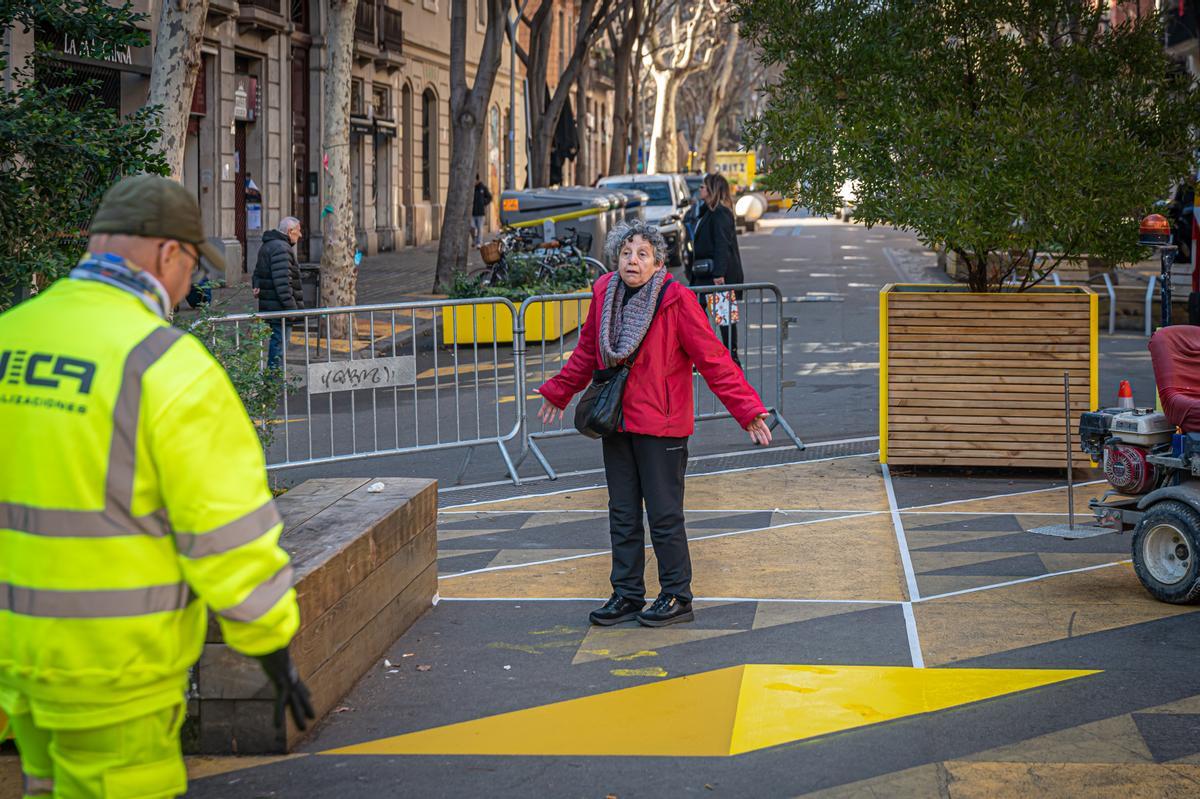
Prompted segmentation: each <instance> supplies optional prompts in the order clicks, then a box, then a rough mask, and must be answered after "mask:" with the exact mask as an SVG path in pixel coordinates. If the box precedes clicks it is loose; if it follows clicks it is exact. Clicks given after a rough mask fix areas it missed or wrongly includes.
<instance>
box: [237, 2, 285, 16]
mask: <svg viewBox="0 0 1200 799" xmlns="http://www.w3.org/2000/svg"><path fill="white" fill-rule="evenodd" d="M241 5H243V6H253V7H254V8H261V9H262V10H263V11H270V12H271V13H272V14H281V13H283V0H241Z"/></svg>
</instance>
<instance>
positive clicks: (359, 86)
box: [350, 78, 367, 117]
mask: <svg viewBox="0 0 1200 799" xmlns="http://www.w3.org/2000/svg"><path fill="white" fill-rule="evenodd" d="M366 113H367V112H366V109H364V108H363V83H362V81H361V80H359V79H358V78H351V79H350V116H354V117H361V116H365V115H366Z"/></svg>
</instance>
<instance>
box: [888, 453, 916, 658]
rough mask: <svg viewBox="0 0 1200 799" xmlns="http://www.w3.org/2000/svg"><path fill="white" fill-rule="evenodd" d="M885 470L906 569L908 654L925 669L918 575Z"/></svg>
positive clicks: (895, 526) (897, 543) (898, 542)
mask: <svg viewBox="0 0 1200 799" xmlns="http://www.w3.org/2000/svg"><path fill="white" fill-rule="evenodd" d="M880 468H881V469H882V470H883V487H884V488H885V489H886V490H887V498H888V507H889V508H890V510H891V514H892V528H893V529H894V530H895V531H896V546H897V548H898V549H899V551H900V565H901V566H903V567H904V580H905V582H906V583H907V584H908V600H909V601H908V602H905V603H904V632H905V634H907V636H908V653H909V657H911V658H912V664H913V668H917V669H922V668H925V658H924V656H922V655H921V638H920V636H919V635H918V634H917V619H916V617H915V616H914V615H913V609H912V603H913V602H915V601H919V600H920V599H921V590H920V588H918V587H917V575H916V572H915V571H914V570H913V565H912V556H911V555H909V553H908V537H907V536H906V535H905V534H904V521H903V520H902V519H901V518H900V508H899V505H898V504H897V502H896V489H895V487H894V486H893V485H892V472H891V470H890V469H889V468H888V465H887V464H886V463H883V464H880Z"/></svg>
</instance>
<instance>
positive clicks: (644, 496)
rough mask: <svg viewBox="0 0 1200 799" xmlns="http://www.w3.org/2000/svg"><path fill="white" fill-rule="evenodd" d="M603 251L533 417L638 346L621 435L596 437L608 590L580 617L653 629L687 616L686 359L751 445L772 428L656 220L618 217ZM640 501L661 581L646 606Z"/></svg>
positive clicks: (554, 416)
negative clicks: (587, 298)
mask: <svg viewBox="0 0 1200 799" xmlns="http://www.w3.org/2000/svg"><path fill="white" fill-rule="evenodd" d="M608 251H609V254H610V257H612V256H616V257H617V259H618V268H617V271H616V272H615V273H611V274H607V275H604V276H603V277H601V278H600V279H599V280H597V281H596V282H595V284H594V285H593V286H592V303H591V308H590V309H589V311H588V316H587V321H586V322H584V325H583V330H582V331H581V332H580V335H579V345H578V346H577V347H576V349H575V351H574V352H572V353H571V358H570V360H568V361H567V364H566V366H564V367H563V369H562V371H561V372H560V373H559V374H558V375H557V376H555V377H554V378H553V379H551V380H549V381H547V382H546V383H545V384H544V385H543V386H542V387H541V388H540V389H538V391H539V392H540V393H541V395H542V397H543V398H544V402H543V403H542V407H541V410H539V411H538V418H540V419H541V420H542V421H543V422H546V423H551V422H554V421H556V420H558V419H560V418H561V417H562V414H563V409H564V408H566V407H567V405H568V404H569V403H570V402H571V398H572V397H573V396H574V395H575V394H577V393H578V392H580V391H582V390H583V389H584V388H585V387H586V386H587V385H588V383H589V382H590V380H591V378H592V372H593V371H594V370H599V369H605V368H608V367H612V366H616V365H618V364H620V363H623V362H624V361H625V360H627V359H628V358H629V357H630V355H631V354H633V353H634V352H635V351H636V353H637V354H636V357H635V358H634V362H633V366H632V367H631V368H630V371H629V377H628V380H627V382H626V384H625V393H624V396H623V398H622V411H623V422H622V429H621V432H618V433H614V434H613V435H610V436H606V437H605V438H604V442H603V443H604V472H605V478H606V480H607V482H608V495H609V502H608V519H609V534H610V536H611V539H612V576H611V582H612V587H613V595H612V597H611V598H610V599H609V600H608V602H606V603H605V604H604V606H603V607H601V608H598V609H597V610H595V611H593V612H592V613H591V615H590V617H589V618H590V619H591V622H592V623H593V624H600V625H605V626H607V625H611V624H617V623H619V622H623V621H629V620H632V619H634V618H636V619H637V620H638V621H639V622H640V623H641V624H644V625H646V626H648V627H661V626H664V625H667V624H675V623H678V622H684V621H691V620H692V618H693V614H692V590H691V582H692V562H691V558H690V556H689V555H688V543H687V534H686V532H685V530H684V516H683V477H684V471H685V470H686V468H687V458H688V451H687V440H688V436H690V435H691V434H692V430H693V427H694V425H693V421H692V416H693V409H692V367H693V365H694V366H695V367H696V369H697V370H699V372H700V374H701V375H702V376H703V377H704V380H705V381H706V382H707V383H708V385H709V387H710V388H711V389H712V391H713V393H714V394H716V395H717V396H718V397H719V398H720V399H721V402H722V403H724V405H725V407H726V408H728V409H729V412H730V413H731V414H732V415H733V417H734V418H735V419H736V420H737V422H738V424H740V425H741V426H742V427H743V428H745V430H746V431H747V432H748V433H749V434H750V438H751V440H753V441H754V443H755V444H764V445H765V444H769V443H770V442H771V431H770V428H769V427H767V424H766V421H765V420H766V417H767V410H766V408H765V407H764V406H763V403H762V400H761V399H759V396H758V394H756V393H755V391H754V389H753V388H751V387H750V384H749V383H747V382H746V378H745V376H744V375H743V374H742V371H741V369H739V368H738V367H737V366H736V365H735V364H734V362H733V360H732V359H731V357H730V355H729V351H728V350H727V349H725V347H724V346H723V345H722V344H721V342H720V340H718V339H717V337H716V335H714V334H713V332H712V328H710V327H709V325H708V319H707V318H706V317H705V315H704V312H703V310H701V308H700V306H699V305H698V304H697V303H696V298H695V297H694V296H693V295H692V292H690V291H689V290H688V289H686V288H684V287H683V286H682V285H680V284H679V283H677V282H676V281H675V280H674V279H672V278H671V276H670V275H669V274H668V273H667V270H666V269H665V267H664V261H665V258H666V254H667V246H666V242H665V241H664V240H663V237H662V234H661V233H659V232H658V229H657V228H655V227H653V226H651V225H647V224H645V223H643V222H634V223H631V224H621V225H618V226H617V227H616V228H615V229H614V230H613V232H612V233H611V234H610V235H609V238H608ZM643 505H644V507H645V510H646V516H647V518H648V519H649V522H650V541H651V543H652V544H653V545H654V555H655V557H656V558H657V559H658V581H659V584H660V585H661V586H662V592H661V593H660V594H659V595H658V599H656V600H655V601H654V604H653V605H651V606H650V608H649V609H648V610H645V611H643V610H642V609H643V607H645V604H646V583H645V577H644V572H645V568H646V550H645V533H644V530H643V528H642V508H643Z"/></svg>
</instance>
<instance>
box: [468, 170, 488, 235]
mask: <svg viewBox="0 0 1200 799" xmlns="http://www.w3.org/2000/svg"><path fill="white" fill-rule="evenodd" d="M491 202H492V193H491V192H490V191H488V187H487V186H485V185H483V181H482V180H480V179H479V175H476V176H475V198H474V199H473V200H472V201H471V232H472V233H473V234H474V235H475V246H476V247H478V246H479V245H480V244H481V243H482V240H483V217H484V215H485V214H486V213H487V207H488V205H489V204H490V203H491Z"/></svg>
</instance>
